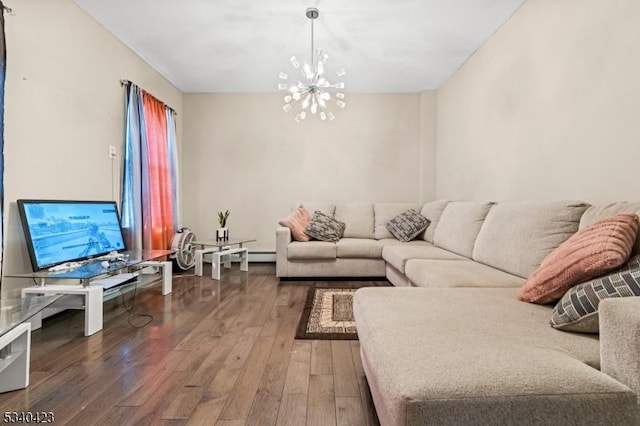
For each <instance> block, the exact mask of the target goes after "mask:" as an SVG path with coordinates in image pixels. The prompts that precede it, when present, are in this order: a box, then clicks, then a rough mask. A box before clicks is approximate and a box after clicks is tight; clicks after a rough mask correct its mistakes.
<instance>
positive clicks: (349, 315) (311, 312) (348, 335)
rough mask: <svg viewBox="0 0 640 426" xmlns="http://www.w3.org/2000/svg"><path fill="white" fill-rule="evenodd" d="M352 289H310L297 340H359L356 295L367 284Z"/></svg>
mask: <svg viewBox="0 0 640 426" xmlns="http://www.w3.org/2000/svg"><path fill="white" fill-rule="evenodd" d="M378 285H385V284H382V283H381V284H378ZM387 285H388V284H387ZM349 287H350V288H341V287H335V286H334V287H312V288H310V289H309V292H308V293H307V300H306V303H305V306H304V310H303V311H302V317H301V318H300V323H299V324H298V330H297V332H296V339H316V340H358V332H357V330H356V323H355V320H354V319H353V295H354V293H355V292H356V290H357V289H358V288H359V287H364V285H360V286H353V285H351V286H349ZM354 287H355V288H354Z"/></svg>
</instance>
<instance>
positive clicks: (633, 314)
mask: <svg viewBox="0 0 640 426" xmlns="http://www.w3.org/2000/svg"><path fill="white" fill-rule="evenodd" d="M363 206H364V205H362V204H360V205H359V206H358V208H356V207H355V206H353V207H352V205H345V206H342V207H340V208H338V206H335V207H334V209H335V211H334V214H335V217H336V218H338V219H339V220H342V221H344V222H345V223H346V224H347V226H346V230H345V234H347V230H348V229H349V225H350V223H354V224H355V223H358V225H363V224H364V223H365V222H360V221H358V219H356V218H357V217H358V215H357V214H355V213H354V212H356V211H360V212H361V213H363V212H365V211H366V212H367V221H366V227H365V226H361V227H356V226H355V225H354V226H352V231H353V230H354V229H355V228H358V229H359V230H360V231H359V233H358V234H357V235H356V234H350V236H346V235H345V239H347V240H348V241H349V242H348V244H350V245H351V246H353V247H358V248H357V249H354V250H353V251H352V252H347V251H345V250H344V248H343V249H342V250H339V249H338V246H340V245H341V243H343V241H342V240H340V241H339V242H338V243H337V244H334V246H335V248H334V249H333V251H332V250H331V249H330V248H324V247H323V248H317V249H316V248H312V247H313V246H312V245H308V246H302V244H310V243H299V244H296V242H290V241H287V237H286V231H288V229H286V228H285V229H286V231H285V230H282V229H279V230H278V231H277V232H278V237H277V239H278V254H277V258H278V268H277V269H278V275H279V276H281V277H286V276H366V275H374V276H376V275H379V274H381V273H384V274H385V275H386V277H387V278H388V279H389V281H390V282H391V283H393V284H394V285H395V287H396V288H393V287H386V288H379V287H377V288H363V289H360V290H358V291H357V292H356V296H355V298H354V315H355V319H356V323H357V328H358V334H359V339H360V348H361V357H362V360H363V366H364V369H365V373H366V376H367V380H368V383H369V387H370V389H371V392H372V396H373V400H374V403H375V406H376V410H377V412H378V416H379V419H380V421H381V423H382V424H383V425H405V424H410V425H423V424H434V425H435V424H437V425H447V424H450V425H458V424H575V425H589V424H592V425H600V424H617V425H627V424H628V425H632V424H635V425H637V424H640V414H639V409H638V398H637V395H638V393H639V392H640V361H638V360H640V298H626V299H608V300H605V301H604V302H602V304H601V305H600V335H590V334H580V333H571V332H565V331H560V330H556V329H554V328H551V327H550V326H549V321H550V318H551V312H552V306H540V305H534V304H530V303H525V302H521V301H518V299H517V297H516V295H517V294H518V291H519V289H520V287H521V286H522V284H523V283H524V282H525V280H526V278H527V277H528V276H529V275H530V274H531V273H532V272H533V271H534V270H535V269H536V268H537V267H538V266H539V265H540V263H541V261H542V260H543V259H544V258H545V257H546V256H547V255H548V254H549V253H550V252H552V251H553V250H554V249H555V248H556V247H558V246H559V245H560V244H561V243H562V242H564V241H565V240H566V239H567V238H569V237H570V236H571V235H573V234H574V233H575V232H576V231H577V230H578V229H579V228H583V227H585V226H588V225H589V224H591V223H593V222H595V221H598V220H600V219H603V218H606V217H610V216H612V215H614V214H616V213H619V212H636V213H638V212H640V203H617V204H611V205H599V206H590V205H588V204H586V203H582V202H511V203H490V202H447V201H436V202H432V203H427V204H425V205H424V206H422V207H421V213H422V214H423V215H424V216H426V217H427V218H429V219H430V220H431V222H432V223H431V225H430V226H429V228H427V232H425V235H424V236H422V237H420V238H418V239H417V240H415V241H412V242H410V243H400V242H398V241H396V240H392V239H389V238H388V235H385V234H384V233H383V232H377V231H380V230H381V227H382V226H383V223H386V221H388V220H389V219H390V218H392V217H393V216H394V215H395V214H398V213H400V212H401V211H403V210H405V209H406V207H407V206H408V205H403V206H401V205H398V204H384V205H383V204H368V205H367V206H371V211H372V213H370V210H369V208H368V207H367V208H366V209H365V208H364V207H363ZM320 207H322V208H325V209H326V210H323V211H324V212H325V213H329V214H330V213H331V209H332V206H331V205H325V206H318V205H315V206H314V205H308V206H307V208H308V209H310V210H313V209H314V208H320ZM412 207H413V206H412ZM322 208H321V209H322ZM347 212H350V213H353V215H350V214H347ZM365 229H366V230H368V231H370V232H367V233H365V232H361V231H364V230H365ZM289 238H290V237H289ZM365 240H367V242H365ZM312 243H313V244H314V245H315V243H317V242H312ZM330 244H333V243H330ZM296 246H300V247H296ZM365 246H366V247H375V250H371V251H368V252H365V250H364V247H365ZM292 247H295V248H294V249H292V250H291V248H292ZM639 248H640V242H637V243H636V248H635V253H638V252H639V250H638V249H639ZM321 250H326V252H323V253H324V255H325V256H326V257H324V258H322V259H320V258H319V257H318V256H317V253H320V251H321ZM303 253H304V254H303ZM329 253H331V255H333V257H330V256H329ZM346 253H350V255H351V256H352V257H348V256H346ZM378 254H379V255H380V256H381V257H378ZM341 255H342V256H341ZM350 267H353V269H350ZM306 268H309V269H306ZM397 287H404V288H397Z"/></svg>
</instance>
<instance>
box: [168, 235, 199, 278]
mask: <svg viewBox="0 0 640 426" xmlns="http://www.w3.org/2000/svg"><path fill="white" fill-rule="evenodd" d="M195 239H196V235H195V234H194V233H193V231H191V229H189V228H180V229H179V230H178V231H177V232H176V233H175V234H173V238H171V250H172V251H173V254H172V255H171V258H172V259H173V260H174V263H175V265H176V266H177V267H178V268H180V269H182V270H183V271H186V270H187V269H189V268H192V267H193V266H194V265H195V264H196V258H195V246H194V245H193V244H192V242H193V241H194V240H195Z"/></svg>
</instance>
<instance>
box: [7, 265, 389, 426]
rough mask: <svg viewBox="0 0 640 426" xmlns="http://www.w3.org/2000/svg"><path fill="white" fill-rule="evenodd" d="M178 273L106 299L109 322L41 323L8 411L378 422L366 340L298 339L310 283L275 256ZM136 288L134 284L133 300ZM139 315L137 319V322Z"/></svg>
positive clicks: (185, 419) (63, 317)
mask: <svg viewBox="0 0 640 426" xmlns="http://www.w3.org/2000/svg"><path fill="white" fill-rule="evenodd" d="M209 276H210V275H208V269H205V276H204V277H193V276H175V277H174V280H173V293H172V294H170V295H167V296H164V297H163V296H162V294H161V288H160V285H153V286H150V287H146V288H143V289H139V290H138V291H137V295H136V299H135V306H134V308H133V311H134V312H135V313H140V314H148V315H151V316H152V321H151V323H150V324H148V325H146V326H144V327H141V328H134V327H133V326H139V325H142V324H144V323H145V321H147V319H146V318H145V317H141V316H130V315H129V314H128V313H127V312H126V310H125V307H124V305H123V300H122V298H121V297H118V298H117V299H113V300H110V301H108V302H106V303H105V305H104V316H105V317H104V329H103V330H102V331H101V332H98V333H96V334H95V335H93V336H90V337H84V336H83V324H84V323H83V321H84V319H83V318H84V317H83V315H84V314H83V312H82V311H65V312H63V313H61V314H58V315H56V316H54V317H51V318H48V319H45V320H44V322H43V328H42V329H40V330H37V331H34V332H33V333H32V342H31V349H32V353H31V373H30V385H29V387H28V388H27V389H23V390H19V391H14V392H9V393H4V394H0V414H1V413H4V412H5V411H18V412H20V411H31V412H36V411H51V412H53V413H54V415H55V423H56V424H69V425H90V424H99V425H125V424H126V425H156V424H157V425H162V424H166V425H183V424H187V425H192V424H193V425H274V424H278V425H303V424H308V425H375V424H378V420H377V418H376V415H375V410H374V407H373V404H372V402H371V397H370V393H369V388H368V386H367V382H366V379H365V377H364V373H363V370H362V365H361V362H360V356H359V346H358V342H357V341H347V340H343V341H336V340H334V341H328V340H325V341H322V340H296V339H294V336H295V330H296V327H297V324H298V320H299V318H300V315H301V312H302V307H303V304H304V300H305V296H306V291H307V288H308V286H309V285H310V284H312V283H310V282H282V283H280V282H279V281H278V279H277V278H276V276H275V267H274V266H273V264H251V265H250V271H249V272H248V273H245V272H240V271H239V270H238V266H237V265H234V266H233V268H232V269H231V270H230V271H224V272H223V276H222V280H221V281H214V280H211V278H209ZM132 295H133V293H131V292H130V293H126V294H125V295H124V299H125V300H126V304H127V306H129V305H130V304H131V299H132ZM132 325H133V326H132Z"/></svg>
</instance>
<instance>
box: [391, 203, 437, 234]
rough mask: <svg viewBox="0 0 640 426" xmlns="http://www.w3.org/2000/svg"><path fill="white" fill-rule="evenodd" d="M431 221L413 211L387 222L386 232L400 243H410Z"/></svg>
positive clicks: (410, 210)
mask: <svg viewBox="0 0 640 426" xmlns="http://www.w3.org/2000/svg"><path fill="white" fill-rule="evenodd" d="M430 223H431V221H430V220H429V219H427V218H426V217H424V216H422V215H421V214H420V213H418V212H417V211H415V210H414V209H409V210H407V211H406V212H403V213H400V214H399V215H398V216H396V217H394V218H393V219H391V220H390V221H389V222H387V231H389V232H391V235H393V236H394V237H396V239H398V240H400V241H404V242H407V241H411V240H413V239H414V238H415V237H417V236H418V235H420V234H422V233H423V232H424V230H425V229H427V227H428V226H429V224H430Z"/></svg>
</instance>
